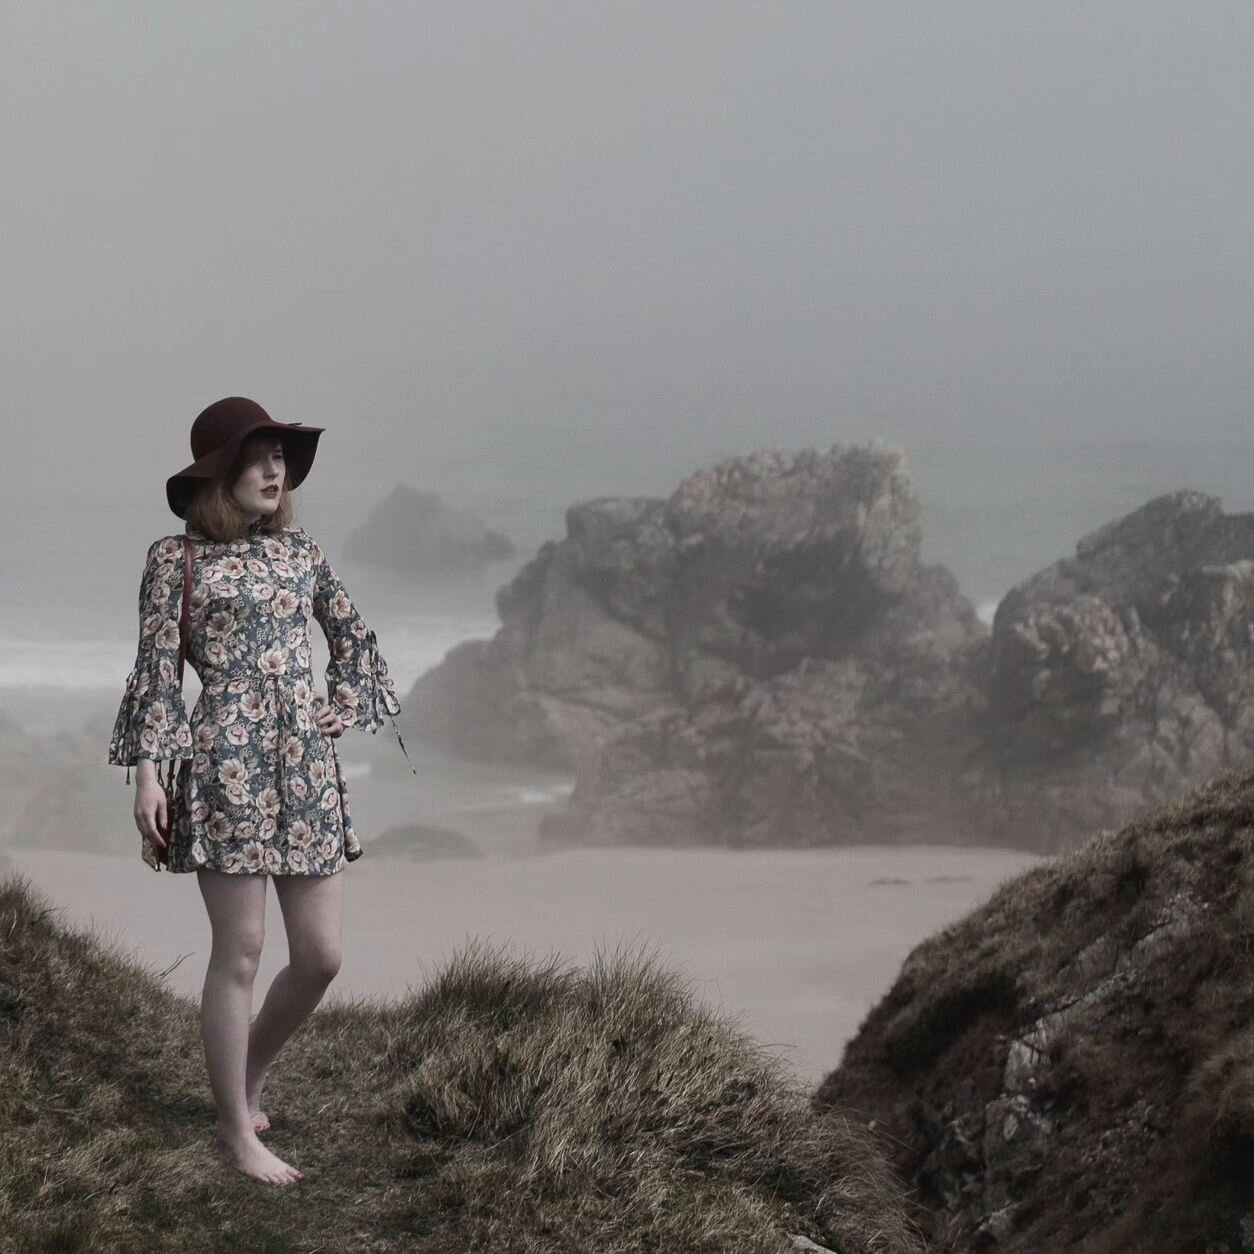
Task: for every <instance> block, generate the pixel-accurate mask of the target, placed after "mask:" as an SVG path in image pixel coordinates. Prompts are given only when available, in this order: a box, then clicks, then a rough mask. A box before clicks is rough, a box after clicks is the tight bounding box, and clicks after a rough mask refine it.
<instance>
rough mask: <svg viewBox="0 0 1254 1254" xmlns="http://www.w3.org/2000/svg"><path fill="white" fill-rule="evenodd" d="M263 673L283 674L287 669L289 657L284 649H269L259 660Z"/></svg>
mask: <svg viewBox="0 0 1254 1254" xmlns="http://www.w3.org/2000/svg"><path fill="white" fill-rule="evenodd" d="M257 666H258V667H259V669H260V670H261V673H262V674H263V675H282V674H284V673H286V671H287V658H286V657H284V656H283V650H282V649H267V650H266V651H265V652H264V653H263V654H262V655H261V657H260V658H259V659H258V661H257Z"/></svg>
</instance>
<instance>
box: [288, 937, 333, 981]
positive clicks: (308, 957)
mask: <svg viewBox="0 0 1254 1254" xmlns="http://www.w3.org/2000/svg"><path fill="white" fill-rule="evenodd" d="M340 960H341V952H340V947H339V946H338V945H330V944H327V945H316V946H312V947H310V948H307V949H305V950H304V951H302V952H301V953H299V954H292V956H291V965H292V969H293V970H294V971H295V972H296V973H297V975H299V976H300V978H301V979H302V980H308V981H309V982H310V983H311V984H330V983H331V981H332V980H333V979H335V977H336V976H337V975H338V974H339V970H340Z"/></svg>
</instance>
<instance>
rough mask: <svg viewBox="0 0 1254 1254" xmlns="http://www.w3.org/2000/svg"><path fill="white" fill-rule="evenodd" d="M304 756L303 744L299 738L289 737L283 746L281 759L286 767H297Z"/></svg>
mask: <svg viewBox="0 0 1254 1254" xmlns="http://www.w3.org/2000/svg"><path fill="white" fill-rule="evenodd" d="M304 756H305V744H304V742H303V741H302V740H301V738H300V737H299V736H289V737H288V738H287V741H286V742H285V743H284V745H283V758H284V760H285V761H286V762H287V764H288V766H299V765H300V760H301V758H303V757H304Z"/></svg>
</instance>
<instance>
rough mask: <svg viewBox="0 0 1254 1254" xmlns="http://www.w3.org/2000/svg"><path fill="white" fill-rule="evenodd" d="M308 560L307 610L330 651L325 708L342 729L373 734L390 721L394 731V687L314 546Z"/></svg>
mask: <svg viewBox="0 0 1254 1254" xmlns="http://www.w3.org/2000/svg"><path fill="white" fill-rule="evenodd" d="M313 557H314V563H315V580H314V599H313V610H314V617H315V618H316V619H317V620H318V622H319V624H320V625H321V627H322V630H323V632H324V633H325V634H326V638H327V646H328V648H329V650H330V661H329V662H328V663H327V671H326V678H327V696H328V698H329V700H330V702H331V706H332V708H333V709H334V710H335V712H336V713H337V714H338V715H339V716H340V719H341V721H342V722H343V723H344V725H345V726H346V727H359V728H361V729H362V730H363V731H368V732H371V733H374V732H376V731H378V730H379V728H380V727H382V726H383V720H384V719H385V718H391V719H392V726H393V727H395V726H396V720H395V718H394V717H393V716H394V715H397V714H399V713H400V712H401V703H400V702H399V701H398V700H397V698H396V684H395V681H394V680H393V679H392V677H391V675H389V674H388V664H387V662H386V661H385V660H384V658H383V654H382V653H380V652H379V643H378V640H377V639H376V638H375V634H374V632H373V631H372V630H371V629H370V628H369V627H367V626H366V621H365V619H364V618H362V616H361V614H360V613H358V611H357V607H356V606H355V605H354V604H353V602H352V599H351V598H350V597H349V595H348V591H347V590H346V589H345V587H344V584H343V582H342V581H341V580H340V577H339V576H338V575H337V574H336V573H335V570H334V568H333V567H332V565H331V563H330V562H329V561H327V558H326V554H325V553H323V551H322V549H321V548H320V547H319V546H318V545H317V544H316V543H315V544H314V546H313ZM399 736H400V732H399V731H397V737H398V738H399ZM403 747H404V745H403V742H402V748H403ZM405 756H406V757H408V756H409V754H408V753H406V755H405Z"/></svg>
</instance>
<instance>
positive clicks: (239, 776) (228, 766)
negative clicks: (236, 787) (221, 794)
mask: <svg viewBox="0 0 1254 1254" xmlns="http://www.w3.org/2000/svg"><path fill="white" fill-rule="evenodd" d="M218 779H219V780H221V781H222V783H224V784H246V783H248V767H246V766H245V765H244V763H243V762H241V761H240V759H239V758H227V759H226V761H225V762H222V763H221V764H220V765H219V766H218Z"/></svg>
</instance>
